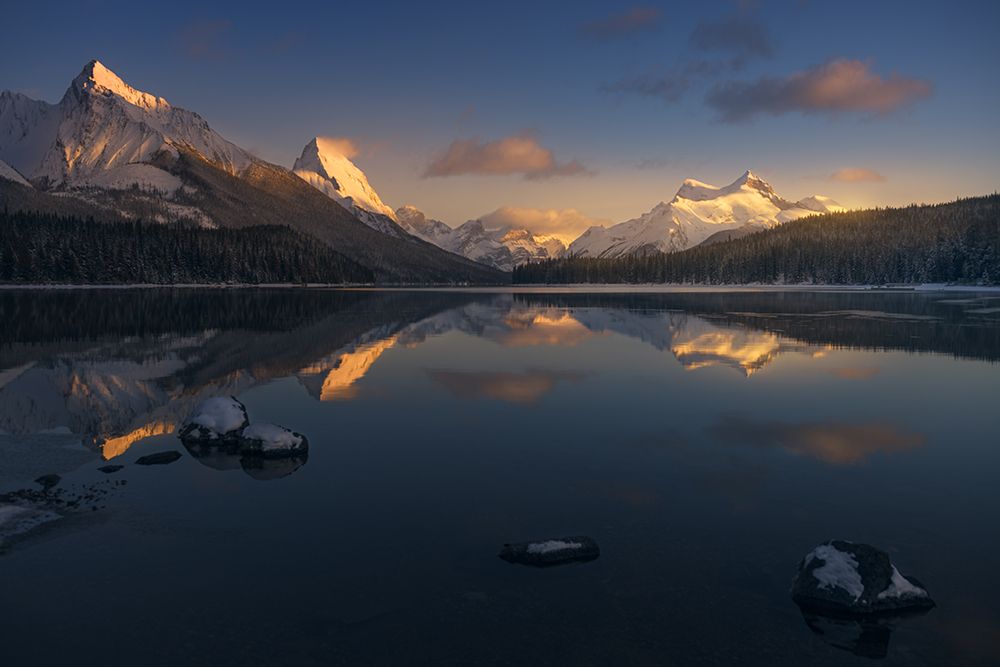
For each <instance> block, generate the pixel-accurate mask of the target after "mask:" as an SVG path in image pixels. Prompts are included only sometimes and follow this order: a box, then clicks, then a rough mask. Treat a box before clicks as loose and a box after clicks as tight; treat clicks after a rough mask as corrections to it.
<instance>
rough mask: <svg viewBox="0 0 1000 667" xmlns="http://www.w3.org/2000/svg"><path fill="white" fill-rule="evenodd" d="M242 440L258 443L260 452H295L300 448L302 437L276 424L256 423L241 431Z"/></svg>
mask: <svg viewBox="0 0 1000 667" xmlns="http://www.w3.org/2000/svg"><path fill="white" fill-rule="evenodd" d="M243 439H244V440H254V441H256V442H259V443H260V450H261V451H262V452H273V451H287V450H295V449H298V448H299V447H301V446H302V436H300V435H296V434H295V433H292V432H291V431H290V430H288V429H287V428H285V427H283V426H278V425H277V424H268V423H265V422H258V423H256V424H251V425H250V426H247V427H246V428H245V429H243Z"/></svg>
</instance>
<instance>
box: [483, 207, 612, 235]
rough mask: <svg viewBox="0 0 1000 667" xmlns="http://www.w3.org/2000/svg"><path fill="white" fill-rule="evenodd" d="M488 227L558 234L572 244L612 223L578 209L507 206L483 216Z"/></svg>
mask: <svg viewBox="0 0 1000 667" xmlns="http://www.w3.org/2000/svg"><path fill="white" fill-rule="evenodd" d="M479 219H480V220H481V221H482V222H483V224H484V225H485V226H486V227H487V228H488V229H495V228H497V227H508V226H509V227H517V228H525V229H530V230H531V231H532V232H533V233H535V234H542V235H550V236H555V237H557V238H558V239H559V240H560V241H562V242H563V243H567V244H568V243H570V242H571V241H573V240H574V239H576V237H578V236H580V234H582V233H583V232H585V231H587V230H588V229H590V228H591V227H593V226H595V225H600V226H605V225H610V224H612V222H611V221H610V220H605V219H598V218H591V217H589V216H587V215H585V214H583V213H581V212H580V211H578V210H576V209H575V208H562V209H556V208H523V207H518V206H503V207H501V208H498V209H497V210H495V211H493V212H492V213H487V214H486V215H484V216H482V217H481V218H479Z"/></svg>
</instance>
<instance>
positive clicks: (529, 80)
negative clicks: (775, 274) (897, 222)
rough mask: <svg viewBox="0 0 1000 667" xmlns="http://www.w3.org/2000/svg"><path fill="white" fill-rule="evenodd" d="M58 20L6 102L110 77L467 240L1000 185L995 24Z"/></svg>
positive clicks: (709, 17) (642, 17) (957, 15)
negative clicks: (742, 186) (485, 222)
mask: <svg viewBox="0 0 1000 667" xmlns="http://www.w3.org/2000/svg"><path fill="white" fill-rule="evenodd" d="M57 4H58V3H45V4H38V3H35V4H30V3H18V4H17V5H16V6H12V7H9V8H7V9H5V23H6V24H7V29H6V30H5V31H4V33H5V34H4V39H3V40H2V42H0V88H6V89H14V90H20V91H22V92H26V93H28V94H30V95H32V96H35V97H41V98H43V99H47V100H50V101H55V100H57V99H58V98H59V97H60V96H61V95H62V93H63V91H64V90H65V88H66V87H67V85H68V84H69V81H70V80H71V79H72V78H73V77H74V76H75V75H76V74H77V73H78V71H79V70H80V69H81V68H82V67H83V65H84V64H85V63H86V62H87V61H88V60H89V59H91V58H97V59H99V60H101V61H102V62H103V63H104V64H105V65H107V66H108V67H110V68H111V69H112V70H114V71H115V72H116V73H118V74H119V75H120V76H121V77H122V78H124V79H125V80H126V81H128V82H129V83H131V84H132V85H133V86H135V87H137V88H139V89H142V90H146V91H150V92H154V93H156V94H158V95H161V96H163V97H165V98H167V99H168V100H169V101H170V102H171V103H173V104H175V105H177V106H182V107H185V108H189V109H192V110H195V111H197V112H199V113H200V114H201V115H202V116H204V117H205V118H206V119H207V120H208V121H209V123H210V124H211V125H212V126H213V127H214V128H215V129H217V130H218V131H220V132H221V133H222V134H223V135H224V136H226V137H227V138H229V139H231V140H233V141H235V142H236V143H238V144H240V145H242V146H244V147H247V148H249V149H251V150H253V151H255V152H257V153H258V154H260V155H261V156H262V157H264V158H266V159H268V160H271V161H273V162H276V163H279V164H283V165H286V166H290V165H291V163H292V161H293V160H294V159H295V157H296V156H297V155H298V153H299V152H300V151H301V149H302V147H303V146H304V145H305V144H306V143H307V142H308V140H309V139H310V138H311V137H313V136H315V135H323V136H338V137H347V138H350V139H351V140H352V141H353V142H354V143H355V145H357V147H358V149H359V154H358V156H357V157H356V159H355V161H356V162H357V163H358V164H359V165H360V166H361V167H362V168H363V169H364V170H365V171H366V173H367V174H368V176H369V178H370V180H371V181H372V183H373V185H374V186H375V187H376V188H377V189H378V191H379V192H380V194H382V196H383V199H385V200H386V201H387V202H388V203H390V204H391V205H393V206H399V205H402V204H404V203H412V204H415V205H417V206H418V207H420V208H421V209H423V210H425V211H426V212H427V213H428V214H429V215H431V216H433V217H437V218H440V219H443V220H445V221H446V222H449V223H452V224H456V223H459V222H462V221H463V220H465V219H467V218H471V217H475V216H479V215H482V214H484V213H487V212H489V211H493V210H494V209H497V208H499V207H503V206H509V207H520V208H522V209H535V208H537V209H554V210H557V211H558V210H562V209H569V208H573V209H577V210H578V211H580V212H581V213H582V214H583V216H585V217H587V218H593V219H601V220H612V221H616V222H617V221H620V220H624V219H626V218H629V217H633V216H635V215H638V214H640V213H642V212H644V211H646V210H648V209H649V208H651V207H652V206H653V205H655V204H656V203H657V202H659V201H661V200H664V199H669V198H670V197H672V196H673V194H674V192H675V191H676V189H677V187H678V186H679V185H680V182H681V180H683V179H684V178H686V177H693V178H697V179H699V180H703V181H707V182H710V183H716V184H719V185H722V184H725V183H728V182H729V181H732V180H734V179H735V178H736V177H738V176H739V175H740V173H742V171H743V170H744V169H747V168H752V169H753V170H754V171H755V172H757V173H758V174H759V175H761V176H763V177H764V178H766V179H767V180H769V181H770V182H771V183H772V184H773V185H774V186H775V188H776V189H777V190H778V191H779V193H782V194H785V195H786V196H788V197H791V198H798V197H801V196H805V195H808V194H813V193H821V194H828V195H831V196H833V197H834V198H835V199H837V200H838V201H841V202H842V203H844V204H846V205H851V206H861V205H876V204H902V203H908V202H911V201H928V202H932V201H943V200H947V199H951V198H954V197H956V196H963V195H973V194H983V193H987V192H992V191H995V190H997V189H998V183H1000V121H998V118H1000V85H998V82H1000V78H998V76H997V70H998V66H1000V40H997V39H996V29H997V26H998V25H1000V3H994V2H962V1H957V2H950V3H922V2H921V3H914V2H892V1H886V2H819V1H816V0H813V1H807V0H790V1H788V2H780V1H777V0H775V1H773V2H769V1H768V0H759V1H758V2H753V1H747V0H745V1H743V2H722V1H720V2H717V3H681V2H663V3H656V2H642V3H613V2H592V1H581V2H573V3H561V4H556V3H539V2H530V3H529V2H516V1H512V2H506V3H467V2H462V3H458V2H455V3H449V2H439V3H412V2H405V3H404V2H400V3H394V2H381V3H380V2H368V3H352V4H348V3H311V4H310V5H309V6H308V7H300V6H297V5H294V4H291V3H289V4H288V5H286V6H275V5H271V6H269V7H268V9H266V10H265V9H259V10H258V9H256V8H254V7H253V6H251V5H248V4H244V3H232V4H225V3H222V4H213V5H211V6H208V5H206V4H204V3H186V2H172V3H135V2H131V3H119V2H94V3H72V4H70V3H66V4H64V5H63V6H57ZM12 28H13V29H12ZM842 84H843V85H842ZM844 86H846V87H847V88H846V89H844ZM505 138H507V139H509V138H514V139H517V140H523V141H520V143H518V141H514V142H507V143H503V140H504V139H505ZM456 141H464V142H465V143H463V144H460V145H458V147H457V148H456V146H454V145H453V142H456ZM525 146H527V149H528V152H529V153H530V155H528V156H527V157H525V156H524V155H522V153H521V152H519V151H520V149H521V148H524V147H525ZM515 149H516V150H515ZM512 151H514V152H517V154H516V155H515V154H514V153H513V152H512ZM445 156H447V157H448V162H447V164H448V165H449V166H448V167H447V168H444V169H437V170H436V173H437V174H438V175H434V176H428V167H429V166H430V165H432V164H439V165H440V164H443V163H441V162H440V161H441V160H442V158H443V157H445ZM522 158H523V159H524V160H527V162H524V161H523V160H522ZM546 165H548V166H546ZM577 167H579V168H577ZM844 170H851V171H844ZM431 172H435V170H433V169H432V170H431ZM836 173H839V174H840V176H841V180H836V179H834V178H832V175H833V174H836ZM845 178H846V179H848V180H843V179H845ZM581 224H582V223H581Z"/></svg>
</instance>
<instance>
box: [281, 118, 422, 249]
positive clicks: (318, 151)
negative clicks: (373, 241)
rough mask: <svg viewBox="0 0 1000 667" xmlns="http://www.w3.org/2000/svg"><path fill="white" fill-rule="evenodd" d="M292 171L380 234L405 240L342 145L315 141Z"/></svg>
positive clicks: (320, 140)
mask: <svg viewBox="0 0 1000 667" xmlns="http://www.w3.org/2000/svg"><path fill="white" fill-rule="evenodd" d="M292 171H293V172H295V174H296V175H297V176H298V177H299V178H301V179H302V180H304V181H305V182H306V183H308V184H309V185H311V186H313V187H314V188H316V189H317V190H319V191H320V192H322V193H323V194H325V195H326V196H327V197H329V198H330V199H333V200H334V201H336V202H337V203H338V204H340V205H341V206H343V207H344V208H346V209H347V210H348V211H350V212H351V213H353V214H354V215H355V217H357V218H358V220H360V221H361V222H363V223H365V224H366V225H368V226H369V227H371V228H373V229H377V230H378V231H380V232H383V233H386V234H391V235H393V236H402V235H403V234H401V230H400V227H399V225H397V224H396V213H395V212H394V211H393V210H392V208H391V207H389V206H387V205H386V204H385V203H384V202H383V201H382V199H381V198H380V197H379V196H378V193H377V192H375V188H373V187H372V186H371V184H370V183H369V182H368V177H367V176H365V173H364V172H363V171H361V170H360V169H359V168H358V166H357V165H356V164H354V163H353V162H351V160H350V158H349V157H348V156H347V155H345V154H344V148H343V142H341V141H337V140H332V139H325V138H323V137H315V138H314V139H313V140H312V141H310V142H309V143H308V144H306V147H305V148H303V149H302V155H300V156H299V158H298V159H297V160H295V164H294V165H293V166H292Z"/></svg>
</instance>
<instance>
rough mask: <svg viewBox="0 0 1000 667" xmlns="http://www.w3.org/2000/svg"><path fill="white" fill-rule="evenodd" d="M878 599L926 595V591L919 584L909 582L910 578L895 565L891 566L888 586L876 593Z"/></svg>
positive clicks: (922, 596) (921, 596)
mask: <svg viewBox="0 0 1000 667" xmlns="http://www.w3.org/2000/svg"><path fill="white" fill-rule="evenodd" d="M878 597H879V599H880V600H885V599H887V598H901V597H918V598H925V597H927V591H925V590H924V589H922V588H920V587H919V586H914V585H913V584H911V583H910V580H909V579H907V578H906V577H904V576H903V575H902V574H900V572H899V570H897V569H896V566H895V565H893V566H892V580H891V581H890V582H889V587H888V588H886V589H885V590H884V591H882V592H881V593H879V594H878Z"/></svg>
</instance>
